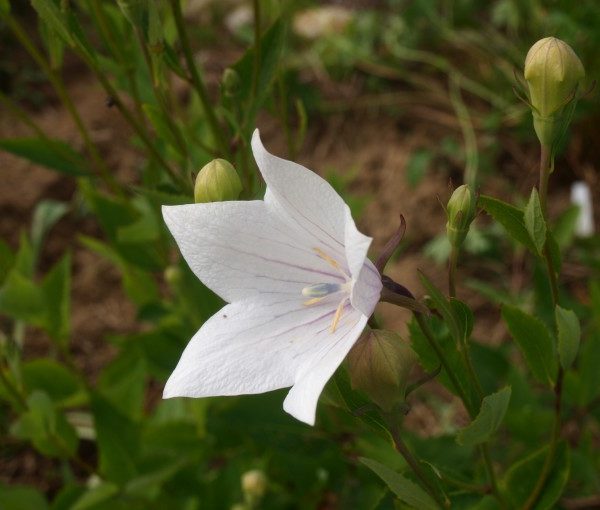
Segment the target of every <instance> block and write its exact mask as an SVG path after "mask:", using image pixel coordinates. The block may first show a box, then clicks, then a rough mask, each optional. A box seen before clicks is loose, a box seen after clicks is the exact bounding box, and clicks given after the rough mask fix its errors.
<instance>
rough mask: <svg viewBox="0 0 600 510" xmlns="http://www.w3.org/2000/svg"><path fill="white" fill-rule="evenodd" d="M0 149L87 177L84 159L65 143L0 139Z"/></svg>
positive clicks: (36, 139)
mask: <svg viewBox="0 0 600 510" xmlns="http://www.w3.org/2000/svg"><path fill="white" fill-rule="evenodd" d="M0 149H4V150H5V151H7V152H10V153H11V154H15V155H16V156H20V157H22V158H25V159H28V160H29V161H31V162H32V163H35V164H38V165H42V166H45V167H46V168H49V169H51V170H56V171H57V172H61V173H63V174H67V175H71V176H75V177H89V175H90V174H89V170H88V165H87V162H86V160H85V159H84V158H83V157H82V156H81V155H80V154H78V153H77V152H75V151H74V150H73V149H71V147H70V146H68V145H67V144H66V143H64V142H61V141H59V140H48V139H43V138H12V139H4V140H0Z"/></svg>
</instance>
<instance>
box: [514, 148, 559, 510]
mask: <svg viewBox="0 0 600 510" xmlns="http://www.w3.org/2000/svg"><path fill="white" fill-rule="evenodd" d="M551 165H552V155H551V148H550V147H548V146H546V145H542V146H541V149H540V183H539V195H540V205H541V208H542V214H543V215H544V219H547V217H548V210H547V203H548V181H549V178H550V168H551ZM543 256H544V259H545V261H546V268H547V270H548V280H549V281H550V288H551V289H552V304H553V305H554V307H556V305H558V304H559V294H558V280H557V275H556V270H555V268H554V261H553V260H552V256H551V255H550V250H549V248H548V240H547V239H546V244H545V245H544V250H543ZM563 377H564V371H563V368H562V366H561V365H560V363H559V365H558V374H557V376H556V383H555V384H554V423H553V425H552V436H551V437H550V445H549V447H548V455H547V456H546V460H545V461H544V465H543V466H542V470H541V471H540V475H539V476H538V479H537V481H536V483H535V485H534V487H533V490H532V491H531V493H530V494H529V497H528V498H527V500H526V501H525V504H524V505H523V510H530V509H531V508H533V507H534V505H535V504H536V502H537V500H538V498H539V497H540V495H541V493H542V490H543V489H544V485H545V484H546V481H547V480H548V476H549V475H550V472H551V470H552V465H553V462H554V457H555V455H556V448H557V446H558V440H559V439H560V433H561V430H562V425H561V415H562V386H563Z"/></svg>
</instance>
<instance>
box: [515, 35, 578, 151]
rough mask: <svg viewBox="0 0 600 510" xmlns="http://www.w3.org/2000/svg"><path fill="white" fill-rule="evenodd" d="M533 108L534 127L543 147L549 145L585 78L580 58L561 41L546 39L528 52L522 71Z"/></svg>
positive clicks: (554, 139) (559, 132) (554, 138)
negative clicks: (567, 107)
mask: <svg viewBox="0 0 600 510" xmlns="http://www.w3.org/2000/svg"><path fill="white" fill-rule="evenodd" d="M524 75H525V80H527V84H528V86H529V99H530V102H531V105H532V106H533V108H534V110H533V124H534V128H535V132H536V134H537V136H538V138H539V140H540V143H542V145H546V146H552V145H553V144H554V142H555V141H556V139H557V138H558V136H559V135H560V134H561V132H562V129H563V128H564V126H563V123H564V122H568V120H569V119H568V118H565V117H568V116H564V115H563V113H565V110H566V108H565V107H566V106H567V105H569V104H570V103H571V102H572V101H574V100H575V99H576V92H577V89H578V88H579V87H580V85H581V82H582V80H583V78H584V76H585V70H584V68H583V64H582V63H581V60H579V57H578V56H577V55H576V54H575V52H574V51H573V49H572V48H571V47H570V46H569V45H568V44H567V43H566V42H564V41H561V40H560V39H557V38H556V37H546V38H544V39H541V40H539V41H538V42H536V43H535V44H534V45H533V46H532V47H531V48H530V50H529V52H528V53H527V57H526V58H525V69H524Z"/></svg>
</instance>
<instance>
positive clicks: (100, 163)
mask: <svg viewBox="0 0 600 510" xmlns="http://www.w3.org/2000/svg"><path fill="white" fill-rule="evenodd" d="M6 21H7V23H8V26H9V27H10V29H11V30H12V32H13V33H14V34H15V36H16V38H17V39H18V40H19V42H20V43H21V44H22V45H23V47H24V48H25V49H26V50H27V52H28V53H29V55H31V57H32V58H33V59H34V60H35V62H36V63H37V64H38V65H39V67H40V68H41V69H42V71H43V72H44V74H45V75H46V77H47V78H48V81H50V83H51V84H52V86H53V88H54V90H55V91H56V94H57V95H58V98H59V99H60V101H61V102H62V104H63V105H64V107H65V108H66V110H67V111H68V112H69V114H70V115H71V117H72V118H73V120H74V122H75V125H76V127H77V130H78V131H79V133H80V135H81V138H82V139H83V143H84V145H85V147H86V150H87V151H88V153H89V155H90V157H91V158H92V160H93V161H94V165H95V166H96V168H97V169H98V174H99V177H100V178H101V179H102V180H103V181H104V182H105V184H106V185H107V186H108V188H109V189H110V190H111V191H112V192H113V193H115V194H122V189H121V187H120V186H119V184H118V183H117V181H116V180H115V178H114V177H113V176H112V174H111V173H110V170H109V169H108V167H107V166H106V163H105V162H104V160H103V159H102V158H101V157H100V154H99V152H98V149H97V148H96V145H95V144H94V142H93V141H92V139H91V137H90V134H89V133H88V130H87V128H86V127H85V124H84V123H83V121H82V119H81V117H80V115H79V112H78V111H77V108H76V107H75V105H74V104H73V101H72V100H71V96H70V95H69V93H68V92H67V89H66V88H65V86H64V84H63V82H62V80H61V78H60V76H59V75H58V73H56V71H54V70H53V69H52V68H51V67H50V64H49V63H48V62H47V61H46V59H45V58H44V56H43V55H42V54H41V53H40V52H39V51H38V49H37V48H36V46H35V44H34V43H33V41H32V40H31V39H30V38H29V35H28V34H27V31H26V30H25V29H24V28H23V27H22V26H21V25H20V23H19V22H18V21H17V20H15V19H14V18H13V17H12V16H10V15H9V16H7V17H6Z"/></svg>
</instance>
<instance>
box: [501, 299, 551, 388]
mask: <svg viewBox="0 0 600 510" xmlns="http://www.w3.org/2000/svg"><path fill="white" fill-rule="evenodd" d="M502 317H503V318H504V321H505V322H506V324H507V326H508V330H509V331H510V334H511V336H512V337H513V339H514V340H515V342H517V344H518V345H519V347H520V348H521V350H522V351H523V354H524V356H525V359H526V360H527V364H528V365H529V368H530V369H531V371H532V373H533V375H534V376H535V377H536V379H538V380H539V381H540V382H543V383H547V384H550V385H552V384H553V382H554V380H555V379H556V369H557V366H556V358H555V352H556V351H555V348H554V342H553V340H552V336H551V335H550V332H549V331H548V328H546V326H545V325H544V323H543V322H542V321H540V320H539V319H537V318H536V317H533V316H531V315H529V314H527V313H525V312H523V311H521V310H519V309H518V308H515V307H512V306H508V305H505V306H503V307H502Z"/></svg>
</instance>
